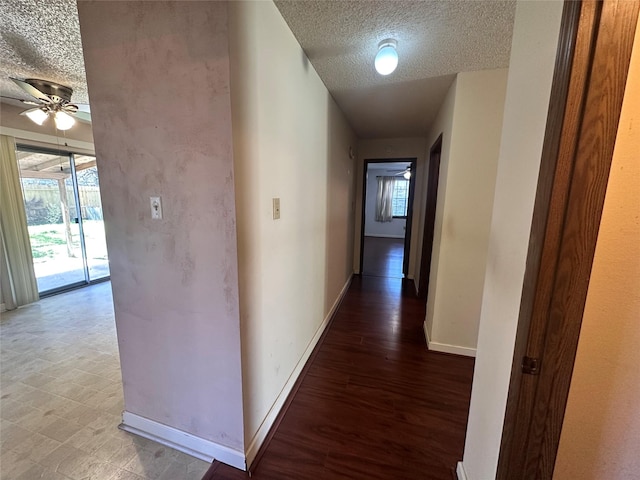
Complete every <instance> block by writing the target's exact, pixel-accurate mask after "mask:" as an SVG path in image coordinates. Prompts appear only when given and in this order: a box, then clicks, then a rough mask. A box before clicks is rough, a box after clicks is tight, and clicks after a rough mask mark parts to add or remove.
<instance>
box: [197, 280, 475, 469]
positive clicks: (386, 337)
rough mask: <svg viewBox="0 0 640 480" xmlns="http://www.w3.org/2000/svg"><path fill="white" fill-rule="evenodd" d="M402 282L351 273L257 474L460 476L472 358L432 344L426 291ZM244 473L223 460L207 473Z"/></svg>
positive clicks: (260, 462) (265, 452)
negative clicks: (412, 290) (410, 290)
mask: <svg viewBox="0 0 640 480" xmlns="http://www.w3.org/2000/svg"><path fill="white" fill-rule="evenodd" d="M401 283H402V281H401V280H400V279H398V278H383V277H374V276H361V277H354V279H353V282H352V284H351V287H350V288H349V291H348V292H347V294H346V296H345V298H344V300H343V302H342V305H341V306H340V308H339V309H338V311H337V313H336V315H335V317H334V320H333V322H332V323H331V324H330V326H329V327H328V329H327V332H326V335H325V337H324V339H323V340H321V343H320V344H319V345H318V347H316V351H315V352H314V355H312V357H311V359H310V360H309V363H308V366H307V374H306V376H304V379H303V380H302V382H301V384H300V388H299V390H298V392H297V393H296V394H295V397H294V398H293V401H292V403H291V405H290V407H289V409H288V411H287V412H286V413H285V414H284V416H283V418H282V422H281V423H280V425H279V427H278V429H277V431H276V433H275V435H274V436H273V439H272V440H271V443H270V444H269V445H268V447H267V448H266V450H265V451H264V454H263V456H262V457H261V459H260V460H259V462H258V464H257V466H254V471H253V472H252V478H255V479H258V480H285V479H295V480H305V479H308V480H312V479H313V480H316V479H323V480H331V479H363V480H364V479H367V480H370V479H379V480H397V479H406V478H422V479H432V480H439V479H442V480H451V479H452V478H454V477H453V476H452V475H453V474H452V470H453V468H454V467H455V465H456V462H457V461H459V460H460V459H461V458H462V451H463V447H464V436H465V428H466V421H467V415H468V409H469V398H470V394H471V381H472V375H473V359H471V358H467V357H460V356H455V355H448V354H442V353H435V352H429V351H427V348H426V345H425V340H424V334H423V330H422V321H423V319H424V315H425V305H424V300H419V299H416V298H415V297H414V296H413V295H411V294H403V293H402V287H401ZM303 375H304V372H303ZM242 478H247V476H246V474H245V473H244V472H240V471H238V470H235V469H233V468H231V467H228V466H226V465H224V464H220V463H217V462H214V464H213V465H212V467H211V469H210V470H209V472H208V474H207V475H206V476H205V479H207V480H211V479H216V480H235V479H242Z"/></svg>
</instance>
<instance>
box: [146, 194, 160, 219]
mask: <svg viewBox="0 0 640 480" xmlns="http://www.w3.org/2000/svg"><path fill="white" fill-rule="evenodd" d="M149 200H150V203H151V218H152V219H153V220H162V201H161V200H160V197H149Z"/></svg>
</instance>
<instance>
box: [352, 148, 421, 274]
mask: <svg viewBox="0 0 640 480" xmlns="http://www.w3.org/2000/svg"><path fill="white" fill-rule="evenodd" d="M417 161H418V159H417V158H416V157H408V158H375V159H365V160H364V165H363V167H362V212H361V217H360V218H361V222H360V269H359V270H360V271H359V274H360V275H362V271H363V267H364V227H365V221H366V217H365V215H366V210H367V169H368V167H369V164H372V163H400V162H402V163H410V164H411V178H410V179H409V197H408V199H407V202H409V205H408V206H407V220H406V222H405V231H404V257H403V259H402V274H403V275H404V277H403V280H406V279H407V274H408V271H409V254H410V250H411V229H412V226H413V199H414V197H415V188H416V166H417Z"/></svg>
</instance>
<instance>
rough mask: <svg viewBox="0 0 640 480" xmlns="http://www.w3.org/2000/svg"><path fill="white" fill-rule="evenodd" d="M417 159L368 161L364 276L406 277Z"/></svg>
mask: <svg viewBox="0 0 640 480" xmlns="http://www.w3.org/2000/svg"><path fill="white" fill-rule="evenodd" d="M415 169H416V159H415V158H403V159H381V160H365V162H364V176H363V177H364V178H363V180H364V183H363V190H362V191H363V195H364V198H363V202H362V219H363V221H362V232H361V245H362V248H361V250H360V252H361V253H360V265H361V267H360V273H361V274H362V275H369V276H376V277H391V278H406V277H407V272H408V265H409V261H408V260H409V247H410V240H411V223H412V221H411V220H412V216H413V193H414V188H415V175H414V172H415Z"/></svg>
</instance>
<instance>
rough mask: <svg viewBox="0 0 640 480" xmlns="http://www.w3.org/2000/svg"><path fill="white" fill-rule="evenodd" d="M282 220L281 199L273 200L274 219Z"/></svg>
mask: <svg viewBox="0 0 640 480" xmlns="http://www.w3.org/2000/svg"><path fill="white" fill-rule="evenodd" d="M279 218H280V199H279V198H274V199H273V219H274V220H278V219H279Z"/></svg>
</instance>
